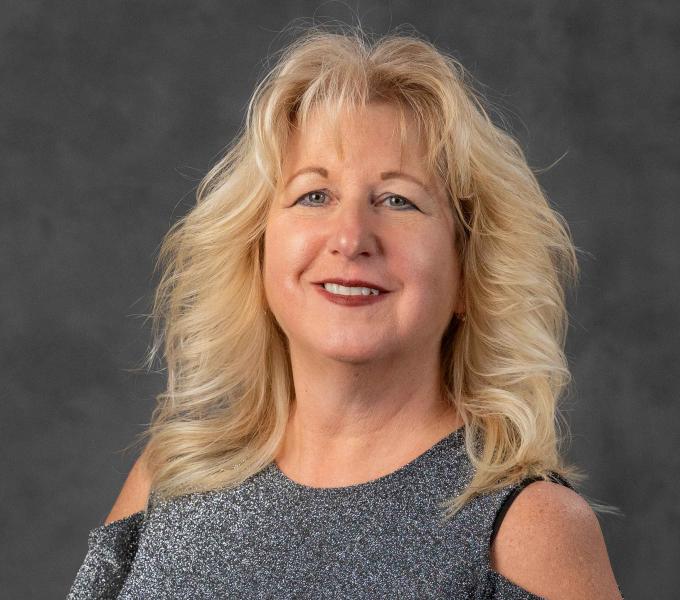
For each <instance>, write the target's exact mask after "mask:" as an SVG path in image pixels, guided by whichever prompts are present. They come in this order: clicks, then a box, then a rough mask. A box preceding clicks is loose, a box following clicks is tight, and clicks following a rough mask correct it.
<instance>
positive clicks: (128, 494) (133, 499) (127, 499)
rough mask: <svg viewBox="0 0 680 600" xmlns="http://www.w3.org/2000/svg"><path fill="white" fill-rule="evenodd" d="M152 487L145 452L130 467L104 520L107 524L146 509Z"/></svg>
mask: <svg viewBox="0 0 680 600" xmlns="http://www.w3.org/2000/svg"><path fill="white" fill-rule="evenodd" d="M150 489H151V478H150V475H149V472H148V470H147V468H146V464H145V460H144V454H143V453H142V455H141V456H140V457H139V458H138V459H137V460H136V461H135V464H134V465H133V466H132V469H130V473H128V476H127V478H126V479H125V483H124V484H123V487H122V489H121V490H120V493H119V494H118V497H117V498H116V501H115V502H114V504H113V507H112V508H111V512H110V513H109V515H108V516H107V517H106V520H105V521H104V524H105V525H108V524H111V523H113V522H114V521H118V520H121V519H124V518H125V517H128V516H131V515H133V514H135V513H138V512H140V511H143V510H145V509H146V506H147V502H148V500H149V492H150Z"/></svg>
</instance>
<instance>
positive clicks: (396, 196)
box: [295, 190, 417, 210]
mask: <svg viewBox="0 0 680 600" xmlns="http://www.w3.org/2000/svg"><path fill="white" fill-rule="evenodd" d="M311 194H324V195H327V192H325V191H324V190H314V191H312V192H307V193H306V194H304V195H302V196H300V197H299V198H298V199H297V200H296V201H295V204H299V203H300V202H301V200H303V199H304V198H306V197H307V196H310V195H311ZM388 198H401V199H402V200H404V201H405V202H408V205H407V206H403V207H398V208H396V210H410V209H412V208H415V209H417V207H416V205H415V204H413V202H411V201H410V200H408V199H407V198H404V196H400V195H399V194H390V195H389V196H387V197H386V198H385V200H387V199H388ZM305 206H321V204H307V205H305Z"/></svg>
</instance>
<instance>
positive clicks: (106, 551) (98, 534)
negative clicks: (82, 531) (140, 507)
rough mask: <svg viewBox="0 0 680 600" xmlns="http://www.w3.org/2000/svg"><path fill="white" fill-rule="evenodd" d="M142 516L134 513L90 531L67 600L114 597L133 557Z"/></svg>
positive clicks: (140, 512)
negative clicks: (84, 552)
mask: <svg viewBox="0 0 680 600" xmlns="http://www.w3.org/2000/svg"><path fill="white" fill-rule="evenodd" d="M145 516H146V513H145V512H144V511H138V512H135V513H133V514H131V515H127V516H125V517H123V518H121V519H116V520H115V521H111V522H109V523H104V524H103V525H100V526H98V527H95V528H94V529H92V530H91V531H90V533H89V536H88V539H87V554H86V555H85V559H84V561H83V563H82V565H81V566H80V569H79V570H78V573H77V575H76V578H75V580H74V582H73V585H72V586H71V590H70V591H69V594H68V597H67V600H92V599H94V598H102V599H103V598H115V597H117V595H118V592H119V591H120V589H121V588H122V586H123V585H124V583H125V580H126V579H127V577H128V574H129V572H130V569H131V568H132V563H133V562H134V559H135V555H136V554H137V547H138V545H139V539H140V536H141V531H142V529H143V527H144V520H145Z"/></svg>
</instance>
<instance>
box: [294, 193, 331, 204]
mask: <svg viewBox="0 0 680 600" xmlns="http://www.w3.org/2000/svg"><path fill="white" fill-rule="evenodd" d="M319 195H321V196H325V195H326V192H322V191H321V190H316V191H314V192H307V193H306V194H305V195H304V196H300V197H299V198H298V199H297V200H296V201H295V204H303V205H305V206H322V203H320V202H303V200H304V199H305V198H309V197H310V196H319Z"/></svg>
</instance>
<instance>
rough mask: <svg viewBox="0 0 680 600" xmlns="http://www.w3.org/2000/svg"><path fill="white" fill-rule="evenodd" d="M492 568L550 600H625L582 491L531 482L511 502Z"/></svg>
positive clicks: (497, 537)
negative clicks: (581, 494) (586, 599)
mask: <svg viewBox="0 0 680 600" xmlns="http://www.w3.org/2000/svg"><path fill="white" fill-rule="evenodd" d="M491 567H492V568H493V569H494V570H496V571H498V572H499V573H501V574H502V575H504V576H505V577H506V578H508V579H510V580H511V581H513V582H514V583H516V584H517V585H519V586H521V587H523V588H525V589H527V590H528V591H530V592H532V593H534V594H537V595H539V596H543V597H545V598H548V599H549V600H574V599H576V598H601V599H602V600H621V594H620V592H619V589H618V586H617V584H616V579H615V577H614V573H613V571H612V567H611V563H610V561H609V555H608V553H607V548H606V545H605V540H604V536H603V535H602V530H601V528H600V523H599V521H598V519H597V516H596V515H595V513H594V512H593V510H592V509H591V508H590V506H589V504H588V503H587V502H586V500H585V499H584V498H583V497H582V496H580V495H579V494H578V493H576V492H575V491H573V490H571V489H569V488H567V487H565V486H563V485H560V484H557V483H552V482H550V481H536V482H534V483H531V484H529V485H528V486H526V487H525V488H524V489H523V490H522V491H521V492H520V493H519V494H518V495H517V497H516V498H515V500H514V501H513V502H512V504H510V507H509V508H508V511H507V513H506V514H505V517H504V519H503V521H502V523H501V526H500V528H499V530H498V533H497V535H496V538H495V539H494V542H493V544H492V546H491Z"/></svg>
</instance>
